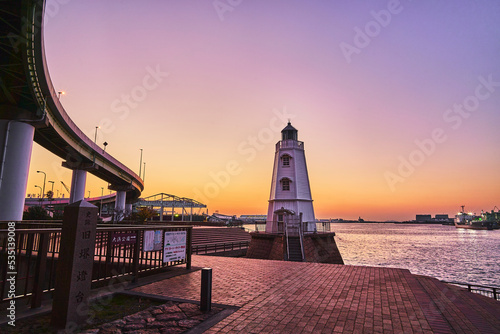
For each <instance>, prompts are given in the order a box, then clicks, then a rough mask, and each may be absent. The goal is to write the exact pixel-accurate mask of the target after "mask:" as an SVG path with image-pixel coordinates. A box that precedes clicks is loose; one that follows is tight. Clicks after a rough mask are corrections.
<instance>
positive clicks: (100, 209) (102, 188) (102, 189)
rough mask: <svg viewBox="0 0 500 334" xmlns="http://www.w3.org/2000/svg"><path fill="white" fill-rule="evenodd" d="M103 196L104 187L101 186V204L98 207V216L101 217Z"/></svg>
mask: <svg viewBox="0 0 500 334" xmlns="http://www.w3.org/2000/svg"><path fill="white" fill-rule="evenodd" d="M103 196H104V187H101V206H100V207H99V217H101V213H102V198H103Z"/></svg>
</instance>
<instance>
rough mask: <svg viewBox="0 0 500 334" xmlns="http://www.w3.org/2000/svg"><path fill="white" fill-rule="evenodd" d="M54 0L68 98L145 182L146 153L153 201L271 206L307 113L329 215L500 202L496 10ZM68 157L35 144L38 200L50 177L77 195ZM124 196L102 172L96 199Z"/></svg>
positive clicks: (315, 170)
mask: <svg viewBox="0 0 500 334" xmlns="http://www.w3.org/2000/svg"><path fill="white" fill-rule="evenodd" d="M48 3H49V4H50V3H54V4H56V5H57V10H55V6H53V7H51V8H52V10H50V11H48V12H47V13H46V20H47V21H46V22H47V24H46V30H45V32H44V36H45V48H46V54H47V61H48V65H49V70H50V75H51V78H52V82H53V84H54V87H56V89H57V90H60V91H64V92H65V95H62V96H61V97H60V100H61V102H62V104H63V106H64V108H65V110H66V111H67V112H68V114H69V115H70V117H71V118H72V120H73V121H74V122H75V123H76V124H77V125H78V126H79V127H80V129H82V131H84V132H85V134H86V135H87V136H88V137H89V138H91V139H92V140H93V139H94V138H95V137H96V138H97V139H96V142H97V144H99V145H100V146H101V147H102V148H103V149H104V146H103V143H104V142H107V143H109V144H108V145H107V146H106V152H108V153H110V154H111V155H112V156H113V157H115V158H117V159H118V160H119V161H121V162H123V163H124V164H125V165H126V166H128V167H129V168H131V169H132V170H133V171H135V172H136V173H139V167H141V170H142V171H144V165H142V166H140V158H141V156H140V155H141V151H140V150H141V149H143V156H142V159H143V160H142V161H143V162H145V163H146V165H145V189H144V192H143V194H142V196H141V197H146V196H149V195H154V194H157V193H161V192H164V193H169V194H175V195H177V196H181V197H188V198H194V199H196V200H199V201H201V202H203V203H205V204H207V205H208V210H209V212H210V213H212V212H214V211H215V210H218V211H219V212H220V213H224V214H229V215H241V214H265V213H266V210H267V205H268V200H269V193H270V186H271V185H270V182H271V174H272V167H273V158H274V152H275V144H276V142H277V141H279V140H280V138H281V137H280V131H281V129H283V128H284V127H285V126H286V124H287V122H288V121H289V120H290V121H291V123H292V124H293V126H294V127H295V128H296V129H298V137H299V140H301V141H303V142H304V145H305V151H306V159H307V167H308V172H309V180H310V184H311V191H312V198H313V200H314V209H315V214H316V217H317V218H343V219H358V217H362V218H364V219H365V220H380V221H384V220H410V219H414V218H415V215H416V214H426V213H427V214H432V215H435V214H440V213H444V214H449V215H450V216H451V217H452V216H453V215H454V214H455V213H456V212H457V211H459V210H460V206H461V205H465V206H466V209H467V210H471V211H474V212H477V213H479V212H480V211H481V210H491V209H493V207H494V206H500V177H499V176H498V173H499V171H500V148H499V145H498V144H499V143H500V131H498V124H500V113H499V106H500V66H499V62H498V51H499V49H498V41H499V39H500V33H499V32H500V20H498V12H499V9H498V5H497V4H496V3H494V2H484V3H475V2H469V1H458V2H453V3H452V2H446V3H443V4H442V3H439V4H438V3H435V2H430V1H424V2H415V1H413V2H411V1H400V2H397V5H395V4H393V5H391V6H392V7H391V6H389V5H388V2H387V1H370V2H362V3H360V2H352V1H341V2H313V3H309V2H308V3H305V2H304V3H302V2H293V3H291V2H288V1H284V0H283V1H281V0H280V1H273V2H272V3H271V2H266V1H242V2H241V3H240V4H239V5H238V6H235V7H234V8H233V10H231V11H225V12H220V10H219V11H218V9H217V8H214V6H213V4H212V2H210V1H209V2H203V3H198V2H197V3H194V2H184V1H177V2H172V1H141V2H136V1H123V2H117V1H106V2H101V1H92V2H87V1H85V2H79V1H74V2H68V3H67V4H59V3H58V2H57V1H55V0H52V1H48ZM118 3H120V4H119V5H118ZM388 6H389V7H388ZM492 7H493V8H494V10H493V9H492ZM381 13H389V14H388V15H386V16H383V15H382V14H381ZM82 18H84V19H82ZM370 29H372V30H370ZM97 126H99V128H98V129H96V127H97ZM61 163H62V160H61V159H60V158H58V157H55V156H53V155H52V154H51V153H49V152H47V151H45V150H44V149H43V148H41V147H40V146H38V145H37V144H34V146H33V153H32V157H31V165H30V175H29V179H28V187H27V194H38V193H39V189H38V188H36V187H35V185H41V184H42V183H43V176H42V175H40V174H37V173H36V171H37V170H43V171H45V172H46V174H47V180H51V181H54V192H55V193H56V194H59V195H61V194H63V193H64V194H65V197H68V193H67V191H66V190H65V189H64V187H63V186H62V183H61V181H63V182H64V183H65V184H66V185H68V186H70V184H71V171H70V170H69V169H66V168H64V167H62V166H61ZM50 187H51V185H50V184H49V183H47V185H46V190H50ZM102 187H103V188H104V191H102V190H101V188H102ZM107 187H108V185H107V183H105V182H104V181H102V180H100V179H98V178H96V177H94V176H92V175H89V176H88V178H87V184H86V191H85V197H87V196H88V194H89V191H90V196H91V197H97V196H100V195H101V193H102V192H103V193H104V194H109V190H108V189H107Z"/></svg>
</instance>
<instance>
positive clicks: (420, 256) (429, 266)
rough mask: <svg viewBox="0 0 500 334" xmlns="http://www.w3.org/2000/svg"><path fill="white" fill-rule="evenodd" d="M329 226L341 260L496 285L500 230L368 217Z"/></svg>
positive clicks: (499, 277) (499, 283)
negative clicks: (368, 220)
mask: <svg viewBox="0 0 500 334" xmlns="http://www.w3.org/2000/svg"><path fill="white" fill-rule="evenodd" d="M331 230H332V231H333V232H335V233H336V237H335V240H336V242H337V246H338V248H339V250H340V253H341V254H342V257H343V259H344V262H345V264H349V265H361V266H375V267H393V268H405V269H409V270H410V272H411V273H413V274H419V275H426V276H432V277H436V278H437V279H440V280H444V281H453V282H462V283H471V284H479V285H487V286H496V287H500V230H494V231H480V230H468V229H457V228H456V227H455V226H446V225H413V224H366V223H365V224H359V223H352V224H351V223H346V224H332V225H331Z"/></svg>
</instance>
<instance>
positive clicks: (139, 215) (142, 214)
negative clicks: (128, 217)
mask: <svg viewBox="0 0 500 334" xmlns="http://www.w3.org/2000/svg"><path fill="white" fill-rule="evenodd" d="M156 215H157V213H156V211H155V210H153V209H152V208H150V207H149V206H143V207H141V208H139V209H138V210H137V212H134V214H133V215H132V217H133V219H134V220H137V221H139V222H145V221H146V220H148V219H150V218H153V217H154V216H156Z"/></svg>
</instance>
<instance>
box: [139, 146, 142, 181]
mask: <svg viewBox="0 0 500 334" xmlns="http://www.w3.org/2000/svg"><path fill="white" fill-rule="evenodd" d="M140 150H141V162H140V163H139V177H141V168H142V148H141V149H140Z"/></svg>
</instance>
